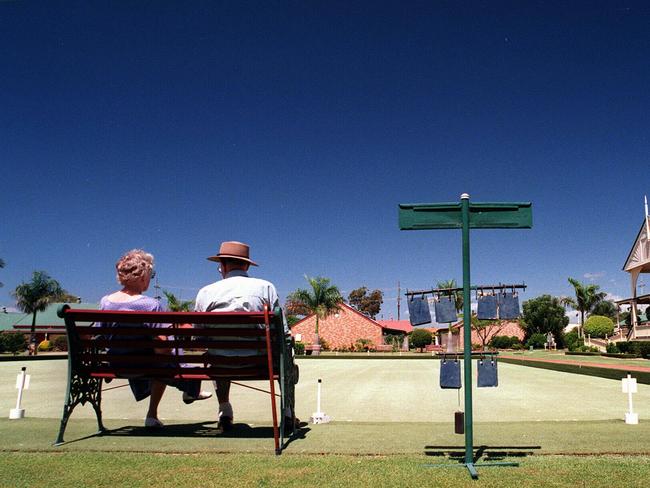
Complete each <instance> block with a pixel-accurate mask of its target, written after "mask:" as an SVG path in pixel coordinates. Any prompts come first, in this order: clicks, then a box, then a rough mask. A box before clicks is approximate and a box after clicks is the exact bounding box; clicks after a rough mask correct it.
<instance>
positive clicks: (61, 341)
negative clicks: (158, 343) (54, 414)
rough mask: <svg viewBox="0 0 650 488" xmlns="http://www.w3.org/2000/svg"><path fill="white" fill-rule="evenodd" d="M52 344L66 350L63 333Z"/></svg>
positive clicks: (55, 348)
mask: <svg viewBox="0 0 650 488" xmlns="http://www.w3.org/2000/svg"><path fill="white" fill-rule="evenodd" d="M52 346H53V347H54V350H55V351H67V350H68V338H67V337H66V336H64V335H58V336H56V337H55V338H54V339H53V340H52ZM303 347H304V346H303Z"/></svg>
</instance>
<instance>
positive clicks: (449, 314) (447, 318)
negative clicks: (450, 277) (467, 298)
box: [434, 296, 458, 324]
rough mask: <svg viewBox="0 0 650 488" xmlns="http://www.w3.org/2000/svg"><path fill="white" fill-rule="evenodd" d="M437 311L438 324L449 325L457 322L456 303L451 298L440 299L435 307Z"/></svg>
mask: <svg viewBox="0 0 650 488" xmlns="http://www.w3.org/2000/svg"><path fill="white" fill-rule="evenodd" d="M434 308H435V310H436V322H438V323H439V324H449V323H451V322H456V320H457V319H458V316H457V315H456V303H455V302H454V300H453V299H452V297H451V296H446V297H439V298H438V300H437V301H436V302H435V306H434Z"/></svg>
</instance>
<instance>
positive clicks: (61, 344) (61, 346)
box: [52, 335, 68, 351]
mask: <svg viewBox="0 0 650 488" xmlns="http://www.w3.org/2000/svg"><path fill="white" fill-rule="evenodd" d="M52 345H53V347H54V350H55V351H67V350H68V338H67V337H66V336H64V335H58V336H56V337H55V338H54V339H52Z"/></svg>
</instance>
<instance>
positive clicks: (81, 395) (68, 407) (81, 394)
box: [54, 374, 106, 446]
mask: <svg viewBox="0 0 650 488" xmlns="http://www.w3.org/2000/svg"><path fill="white" fill-rule="evenodd" d="M86 402H88V403H90V404H91V405H92V406H93V409H94V410H95V415H96V417H97V427H98V431H99V432H98V433H102V432H106V427H104V424H103V422H102V409H101V405H102V380H101V379H100V378H82V377H81V376H79V375H77V374H73V375H72V376H71V377H70V378H69V379H68V391H67V393H66V399H65V403H64V405H63V415H62V417H61V425H60V427H59V434H58V436H57V438H56V441H55V442H54V445H55V446H60V445H61V444H63V443H64V442H65V441H64V440H63V435H64V434H65V429H66V427H67V425H68V420H69V419H70V416H71V415H72V411H73V410H74V408H75V407H76V406H77V405H79V404H80V403H81V405H85V404H86Z"/></svg>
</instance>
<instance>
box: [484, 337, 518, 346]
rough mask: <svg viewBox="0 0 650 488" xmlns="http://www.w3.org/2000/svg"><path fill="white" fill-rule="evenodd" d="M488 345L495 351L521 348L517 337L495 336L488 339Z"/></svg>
mask: <svg viewBox="0 0 650 488" xmlns="http://www.w3.org/2000/svg"><path fill="white" fill-rule="evenodd" d="M489 345H490V346H491V347H493V348H495V349H512V348H514V346H515V345H519V346H521V341H520V340H519V337H517V336H498V335H495V336H493V337H492V339H490V344H489Z"/></svg>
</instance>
